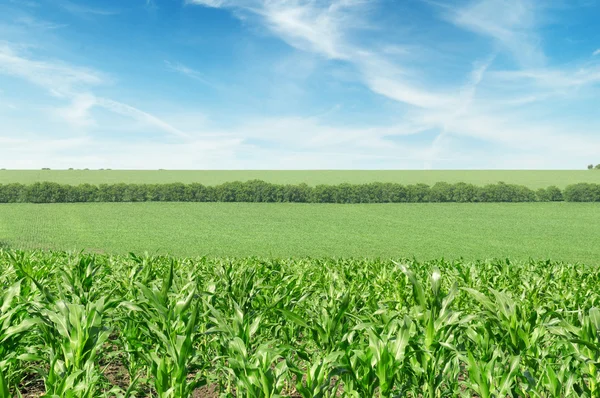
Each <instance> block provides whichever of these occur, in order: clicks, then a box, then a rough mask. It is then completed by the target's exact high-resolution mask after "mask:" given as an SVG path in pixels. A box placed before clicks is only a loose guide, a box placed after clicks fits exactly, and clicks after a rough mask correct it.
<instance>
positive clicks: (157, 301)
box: [122, 263, 205, 398]
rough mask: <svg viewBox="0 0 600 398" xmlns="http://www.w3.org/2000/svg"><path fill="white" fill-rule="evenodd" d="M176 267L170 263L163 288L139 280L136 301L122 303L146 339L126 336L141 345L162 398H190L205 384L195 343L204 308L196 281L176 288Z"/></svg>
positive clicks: (137, 351)
mask: <svg viewBox="0 0 600 398" xmlns="http://www.w3.org/2000/svg"><path fill="white" fill-rule="evenodd" d="M174 267H175V265H174V263H171V265H170V267H169V270H168V271H167V275H166V276H165V277H164V279H163V283H162V286H161V288H160V289H157V288H149V287H147V286H145V285H143V284H141V283H139V282H138V283H136V287H137V291H136V295H137V297H136V300H135V302H123V303H122V306H123V308H125V309H127V310H128V311H130V315H131V316H132V317H134V318H135V319H136V322H137V324H138V327H139V328H140V330H139V331H140V333H141V334H143V337H145V338H146V339H147V340H146V341H143V340H140V339H138V338H137V337H136V336H133V335H132V334H128V335H126V336H123V337H124V339H125V340H126V341H128V344H129V345H130V346H140V348H141V349H139V350H135V353H137V354H139V355H140V356H141V359H143V360H144V361H145V362H146V366H147V367H148V370H149V373H150V375H151V376H152V384H153V387H154V389H155V392H156V395H157V396H158V397H160V398H185V397H189V396H190V395H191V394H192V392H193V391H194V389H196V388H197V387H199V386H201V385H203V384H204V383H205V380H204V377H203V376H204V375H203V373H202V367H203V366H202V364H199V363H198V362H197V359H198V349H197V348H196V347H195V346H194V341H195V340H196V338H197V336H198V334H199V325H198V320H199V312H200V310H201V306H200V303H199V301H200V298H199V296H198V292H197V286H196V281H195V280H193V279H192V280H191V281H189V282H187V283H184V284H182V285H179V286H178V289H177V290H176V291H173V287H174V286H173V285H174V279H175V275H174ZM190 375H191V376H193V378H192V379H191V380H189V379H188V376H190Z"/></svg>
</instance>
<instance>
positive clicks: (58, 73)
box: [0, 42, 107, 97]
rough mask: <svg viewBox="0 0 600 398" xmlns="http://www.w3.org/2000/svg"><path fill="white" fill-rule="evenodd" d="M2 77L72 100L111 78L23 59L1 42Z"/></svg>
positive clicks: (12, 48) (55, 62) (51, 63)
mask: <svg viewBox="0 0 600 398" xmlns="http://www.w3.org/2000/svg"><path fill="white" fill-rule="evenodd" d="M0 73H4V74H8V75H11V76H15V77H19V78H22V79H25V80H27V81H29V82H31V83H33V84H35V85H38V86H41V87H43V88H45V89H47V90H48V91H49V92H50V93H51V94H52V95H54V96H57V97H68V96H72V95H73V94H74V93H76V92H78V91H79V90H81V89H82V88H83V87H90V86H96V85H100V84H103V83H105V82H106V81H107V78H106V77H105V76H104V75H103V74H101V73H98V72H96V71H94V70H91V69H88V68H81V67H76V66H72V65H69V64H66V63H63V62H60V61H41V60H35V59H32V58H27V57H25V56H22V55H20V54H19V53H18V52H17V51H16V50H15V48H14V47H13V46H10V45H9V44H8V43H4V44H3V43H1V42H0Z"/></svg>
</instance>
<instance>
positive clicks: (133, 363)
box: [0, 250, 600, 398]
mask: <svg viewBox="0 0 600 398" xmlns="http://www.w3.org/2000/svg"><path fill="white" fill-rule="evenodd" d="M0 270H1V271H2V272H0V286H3V287H4V289H3V290H2V291H0V304H1V305H0V315H2V316H1V318H0V319H1V320H2V322H0V336H1V337H2V338H0V358H2V360H1V361H0V397H3V398H7V397H21V396H22V397H26V398H33V397H40V396H43V397H70V398H117V397H154V398H234V397H237V398H276V397H282V398H283V397H290V398H291V397H293V398H338V397H340V398H358V397H360V398H394V397H411V398H416V397H421V398H456V397H465V398H466V397H481V398H494V397H544V398H558V397H589V398H597V397H598V396H600V370H599V369H598V367H597V364H598V352H599V351H600V343H599V339H598V336H599V335H600V309H598V308H597V306H598V303H599V302H600V268H599V267H596V266H585V265H581V264H565V263H560V262H546V261H540V262H530V261H525V262H518V261H512V262H506V261H503V260H500V261H491V262H476V263H472V262H466V261H457V262H447V261H446V262H444V261H440V260H437V261H434V262H414V261H407V262H401V263H398V262H396V263H395V262H392V261H389V260H387V261H381V260H369V259H343V260H334V259H318V260H317V259H287V260H277V259H268V258H243V259H234V260H231V259H222V258H216V259H213V258H172V257H156V256H144V255H140V256H135V255H132V256H105V255H94V256H89V255H86V254H84V255H80V254H77V253H75V254H65V253H63V252H44V253H40V252H36V253H32V252H16V251H4V250H0ZM232 390H233V391H235V394H233V393H232ZM21 394H22V395H21ZM128 394H129V395H128Z"/></svg>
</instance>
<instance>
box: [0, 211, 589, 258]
mask: <svg viewBox="0 0 600 398" xmlns="http://www.w3.org/2000/svg"><path fill="white" fill-rule="evenodd" d="M598 225H600V211H599V209H598V206H597V204H594V203H521V204H517V203H507V204H501V203H480V204H466V203H465V204H459V203H423V204H409V203H404V204H378V205H333V204H299V203H293V204H284V203H279V204H262V203H85V204H50V205H36V204H4V205H0V242H1V243H0V244H2V245H4V246H5V247H12V248H17V249H19V248H24V249H25V248H26V249H32V248H46V249H61V250H62V249H86V250H89V251H93V252H99V253H117V254H126V253H128V252H131V251H133V252H136V253H143V252H144V251H148V252H150V253H163V254H164V253H170V254H173V255H177V256H198V255H209V256H237V257H245V256H269V257H282V258H287V257H296V258H297V257H306V256H310V257H358V258H361V257H371V258H372V257H382V258H401V257H413V256H415V257H416V258H417V259H419V260H431V259H436V258H441V257H444V258H447V259H455V258H460V257H463V258H465V259H468V260H476V259H488V258H511V259H521V260H524V259H528V258H530V257H532V258H536V259H542V260H545V259H551V260H554V261H559V260H564V261H570V262H582V263H587V264H599V263H600V261H599V260H600V245H599V244H598Z"/></svg>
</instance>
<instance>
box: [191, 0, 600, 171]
mask: <svg viewBox="0 0 600 398" xmlns="http://www.w3.org/2000/svg"><path fill="white" fill-rule="evenodd" d="M188 3H192V4H198V5H203V6H209V7H220V8H227V9H231V10H233V11H234V13H236V14H235V15H240V14H239V13H242V14H241V16H244V15H245V14H244V13H246V14H250V15H254V16H256V17H258V20H259V22H260V23H261V24H262V25H263V26H264V27H265V28H267V29H268V30H269V31H270V32H271V33H272V34H274V35H275V36H277V37H279V38H281V39H282V40H284V41H285V42H287V43H288V44H289V45H291V46H293V47H295V48H297V49H299V50H302V51H307V52H311V53H316V54H319V55H321V56H323V57H325V58H327V59H332V60H339V61H344V62H347V63H349V64H352V65H354V66H355V67H356V69H357V70H358V71H359V72H360V76H361V77H360V78H361V80H362V82H363V84H365V85H366V86H367V87H368V88H369V89H370V90H371V91H373V92H375V93H377V94H380V95H383V96H385V97H387V98H390V99H393V100H395V101H398V102H400V103H403V104H406V105H408V106H409V108H408V111H407V114H406V118H405V119H406V124H407V125H412V126H418V127H417V128H415V129H414V130H412V131H413V133H419V132H420V131H426V130H429V129H437V130H438V131H439V134H437V135H436V138H435V139H434V140H433V141H432V143H431V145H430V146H428V147H425V148H424V149H423V151H419V152H418V153H421V155H422V156H423V157H422V159H423V161H424V162H425V164H426V165H428V166H431V165H432V164H434V163H435V162H436V160H441V159H443V158H447V157H448V154H449V152H448V151H449V150H450V148H446V147H445V144H444V142H450V141H451V140H450V138H449V137H457V139H463V138H469V139H476V140H482V141H483V142H489V143H495V144H496V145H502V146H506V147H507V148H512V150H513V151H514V150H520V151H536V150H541V151H546V153H551V152H552V153H557V152H556V151H559V150H560V151H563V152H568V153H569V156H574V155H575V154H577V153H578V151H581V150H582V149H583V147H586V148H585V151H586V152H589V153H591V151H590V148H594V150H596V149H597V148H598V147H599V146H600V142H599V141H598V140H596V139H594V140H589V139H588V138H587V136H586V134H585V132H584V131H579V132H578V131H573V129H572V128H570V127H567V126H563V125H562V124H561V123H560V122H558V123H556V122H554V123H540V122H539V121H537V120H532V119H531V118H530V117H529V118H528V117H527V115H526V116H524V117H523V116H522V114H515V113H514V109H515V107H517V106H521V107H523V106H524V105H527V104H534V103H536V102H538V101H545V100H547V99H548V98H549V97H551V96H555V95H562V94H564V92H565V90H572V89H573V88H577V87H579V88H581V87H590V86H591V85H594V84H596V83H597V82H598V69H597V67H596V66H595V65H585V64H580V65H577V64H573V63H572V64H571V65H570V66H568V67H565V68H561V67H556V66H554V67H548V66H547V61H548V60H547V57H546V55H545V54H544V51H543V49H542V47H541V44H540V43H541V40H540V35H539V15H538V13H540V12H541V10H540V8H539V6H538V4H539V3H537V2H535V1H533V0H475V1H470V2H469V3H467V4H466V5H465V6H464V7H462V8H461V7H448V6H445V5H443V6H441V5H440V4H438V3H435V2H430V4H431V6H432V7H434V9H435V10H437V11H439V12H440V15H441V16H442V17H443V18H444V19H445V20H447V21H449V22H451V23H452V24H453V25H455V26H456V27H458V28H460V29H466V30H467V31H471V32H474V33H476V34H479V35H482V36H484V37H488V38H490V39H492V40H493V43H494V45H493V46H492V47H491V48H490V51H489V52H488V53H492V55H491V56H487V58H486V57H485V55H482V56H481V57H480V59H476V60H475V62H474V63H473V67H472V70H471V72H470V74H469V75H468V76H466V77H465V78H464V79H463V80H464V83H459V84H449V85H448V84H447V85H445V86H442V85H439V84H436V82H435V80H434V79H432V78H431V76H430V75H429V72H430V70H428V69H422V70H419V69H417V68H415V67H412V66H411V61H412V60H414V59H415V57H418V52H415V50H414V49H413V51H411V52H410V57H409V56H408V55H407V54H406V53H405V52H400V53H397V52H396V53H394V54H393V57H391V54H389V52H386V51H385V48H386V46H385V45H382V46H380V47H379V48H381V50H378V49H377V48H368V47H365V46H364V45H363V44H360V43H359V42H357V41H355V40H353V39H352V37H353V36H354V35H353V33H354V31H355V30H360V29H361V28H362V27H365V26H369V21H368V20H366V19H365V15H366V13H365V12H364V11H365V7H370V6H372V5H373V3H372V2H363V1H350V0H348V1H341V0H340V1H328V2H325V1H322V2H314V1H300V0H297V1H280V2H272V1H267V0H264V1H260V0H256V1H251V0H223V1H214V0H188ZM398 23H400V24H401V23H402V21H399V22H398ZM380 44H381V43H380ZM416 51H418V49H417V50H416ZM497 53H507V54H509V55H511V56H512V57H513V58H514V59H515V60H516V61H517V62H516V65H517V69H515V70H504V71H502V70H498V69H495V70H491V69H492V66H493V63H494V60H495V59H496V54H497ZM524 81H526V82H528V84H523V82H524ZM566 131H568V133H566ZM361 134H364V137H365V139H364V140H362V141H361V139H360V138H357V137H356V136H353V135H352V134H344V132H342V131H331V132H329V134H327V133H325V134H323V135H322V137H325V138H321V137H315V138H314V139H313V140H312V141H311V142H326V141H327V139H330V138H331V137H333V136H336V135H340V136H344V135H346V136H350V137H352V138H351V140H357V141H360V142H366V141H368V140H372V142H374V143H377V142H383V141H380V140H381V139H382V137H383V135H381V134H380V131H379V132H378V131H369V132H367V131H363V132H362V133H361ZM367 137H368V138H367ZM334 142H335V141H334ZM586 142H587V144H585V143H586ZM404 145H406V144H404ZM387 147H388V148H391V150H397V149H398V148H394V146H390V145H389V143H388V144H387ZM454 149H455V148H452V150H454ZM450 157H452V156H450Z"/></svg>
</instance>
